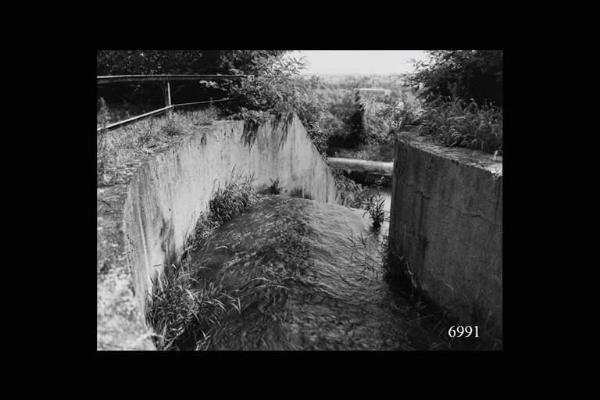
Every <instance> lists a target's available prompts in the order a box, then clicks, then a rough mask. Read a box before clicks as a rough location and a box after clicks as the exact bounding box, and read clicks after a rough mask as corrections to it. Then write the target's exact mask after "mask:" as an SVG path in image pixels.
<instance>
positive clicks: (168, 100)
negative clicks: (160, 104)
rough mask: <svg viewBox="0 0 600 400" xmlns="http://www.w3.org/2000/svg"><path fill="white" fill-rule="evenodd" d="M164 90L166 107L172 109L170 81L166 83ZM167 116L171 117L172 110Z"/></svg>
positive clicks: (169, 110) (168, 111)
mask: <svg viewBox="0 0 600 400" xmlns="http://www.w3.org/2000/svg"><path fill="white" fill-rule="evenodd" d="M164 89H165V107H170V106H171V84H170V83H169V81H168V80H167V81H165V84H164ZM167 116H168V117H171V109H168V110H167Z"/></svg>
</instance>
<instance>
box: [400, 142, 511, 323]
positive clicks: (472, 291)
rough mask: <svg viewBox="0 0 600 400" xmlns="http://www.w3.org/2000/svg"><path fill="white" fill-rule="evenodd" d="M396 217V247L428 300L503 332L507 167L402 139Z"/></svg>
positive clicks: (464, 152)
mask: <svg viewBox="0 0 600 400" xmlns="http://www.w3.org/2000/svg"><path fill="white" fill-rule="evenodd" d="M390 212H391V214H390V231H389V240H390V246H391V248H392V249H393V250H394V251H396V252H397V254H398V255H402V256H404V257H405V260H406V261H408V268H409V269H410V270H411V271H412V273H413V274H414V277H415V278H416V282H417V284H418V286H420V287H421V288H422V290H423V292H424V293H426V294H427V295H428V296H429V297H430V298H431V299H432V300H434V301H435V302H436V303H438V304H439V305H441V306H444V307H445V308H447V309H448V310H450V311H452V312H453V313H454V314H455V315H456V316H458V317H459V318H460V319H461V320H463V321H465V322H478V323H481V324H483V323H484V321H485V320H486V319H487V321H488V322H487V324H489V326H490V329H491V328H492V327H493V328H494V329H496V328H499V329H501V326H502V161H500V160H498V159H496V160H494V159H493V157H492V156H490V155H487V154H484V153H480V152H477V151H471V150H466V149H449V148H444V147H440V146H437V145H434V144H432V143H428V142H426V141H425V140H424V139H423V138H422V137H417V136H415V135H412V134H402V135H401V136H400V138H399V140H398V143H397V144H396V155H395V161H394V171H393V178H392V205H391V210H390ZM488 317H489V319H488ZM482 319H483V321H482ZM480 329H481V328H480Z"/></svg>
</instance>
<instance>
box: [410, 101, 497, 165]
mask: <svg viewBox="0 0 600 400" xmlns="http://www.w3.org/2000/svg"><path fill="white" fill-rule="evenodd" d="M419 132H420V133H421V134H423V135H428V136H431V137H433V138H434V140H435V141H437V142H438V143H440V144H442V145H444V146H448V147H466V148H470V149H475V150H480V151H483V152H486V153H495V152H497V153H498V154H502V109H500V108H498V107H495V106H492V105H489V104H485V105H483V106H479V105H478V104H477V103H476V102H475V101H471V102H465V101H463V100H460V99H454V100H452V101H443V100H442V99H439V100H438V101H436V102H431V103H430V104H428V105H426V106H425V109H424V112H423V114H422V115H421V126H420V127H419Z"/></svg>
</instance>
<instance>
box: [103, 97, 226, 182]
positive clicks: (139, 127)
mask: <svg viewBox="0 0 600 400" xmlns="http://www.w3.org/2000/svg"><path fill="white" fill-rule="evenodd" d="M100 103H102V102H100ZM99 108H100V109H99V112H98V115H97V118H98V121H97V126H98V128H102V127H104V126H105V124H106V121H107V120H108V119H109V117H107V115H111V114H112V110H111V109H109V108H107V107H105V106H102V104H100V107H99ZM214 117H216V113H215V111H214V110H211V109H210V108H209V109H206V110H197V111H174V112H173V113H172V115H171V116H170V117H166V116H160V117H155V118H147V119H143V120H140V121H136V122H134V123H131V124H129V125H125V126H122V127H119V128H116V129H114V130H111V131H106V130H104V129H100V130H99V131H98V133H97V149H96V157H97V175H98V182H97V183H98V185H101V186H108V185H114V184H120V183H126V182H127V181H128V180H129V178H130V177H131V169H132V168H134V167H133V166H134V165H135V164H136V163H137V162H139V160H141V159H144V158H145V157H147V156H148V154H152V153H156V152H160V151H162V150H164V149H166V148H168V147H169V146H171V145H172V143H173V141H174V140H178V138H179V137H181V136H183V135H188V134H189V133H191V132H193V131H195V130H196V127H197V126H198V125H203V124H207V123H210V122H211V121H212V120H213V118H214Z"/></svg>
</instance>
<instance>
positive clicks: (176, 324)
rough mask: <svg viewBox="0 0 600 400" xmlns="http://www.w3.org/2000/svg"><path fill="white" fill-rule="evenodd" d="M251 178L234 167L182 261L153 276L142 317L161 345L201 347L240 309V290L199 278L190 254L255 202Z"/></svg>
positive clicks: (201, 222)
mask: <svg viewBox="0 0 600 400" xmlns="http://www.w3.org/2000/svg"><path fill="white" fill-rule="evenodd" d="M253 180H254V178H253V177H252V176H247V177H245V176H243V175H242V174H237V175H236V174H235V173H233V172H232V178H231V179H230V181H229V182H227V183H226V185H225V186H224V187H223V188H219V189H218V190H217V191H216V192H215V193H214V195H213V197H212V198H211V200H210V202H209V212H208V214H207V215H206V216H204V217H201V218H200V219H199V220H198V223H197V225H196V228H195V230H194V234H193V235H190V237H189V238H188V241H187V243H186V246H185V252H184V255H183V256H182V257H181V260H180V261H179V262H177V263H176V264H173V265H171V266H170V267H165V270H164V272H163V273H162V274H161V275H160V278H158V277H157V276H155V277H154V281H153V290H152V293H151V294H150V295H149V298H148V301H147V310H148V311H147V315H146V319H147V321H148V323H149V324H150V326H152V327H153V329H154V331H155V332H156V336H155V338H154V342H155V345H156V347H157V348H158V349H159V350H190V349H195V350H204V349H206V347H207V345H208V343H209V341H210V338H211V332H213V330H214V328H215V327H216V326H218V325H219V321H220V320H221V319H222V318H224V317H225V316H226V315H227V314H228V313H230V312H237V313H240V312H241V300H240V297H239V296H238V294H237V293H236V292H229V291H227V290H224V289H223V287H221V286H220V285H218V284H216V283H214V282H212V281H210V280H208V279H205V278H203V277H202V276H201V269H200V270H199V269H192V268H191V267H190V260H189V258H188V256H189V254H190V253H191V251H193V250H194V249H195V248H198V247H199V246H201V245H202V244H203V243H204V241H205V240H206V238H207V237H208V236H209V235H210V233H211V232H212V231H214V230H215V229H216V228H218V227H219V226H221V225H223V224H224V223H226V222H228V221H230V220H231V219H232V218H234V217H235V216H237V215H240V214H242V213H243V212H244V211H246V210H247V209H248V208H249V207H250V206H251V205H252V204H254V202H255V201H256V199H257V195H256V193H255V191H254V189H253V187H252V182H253Z"/></svg>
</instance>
